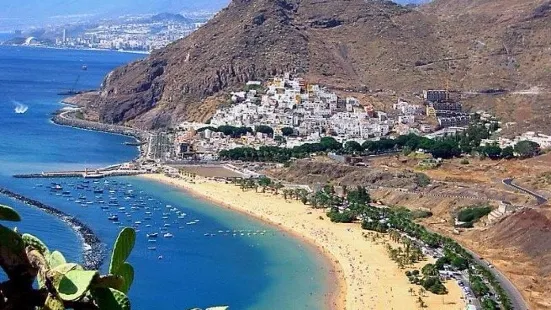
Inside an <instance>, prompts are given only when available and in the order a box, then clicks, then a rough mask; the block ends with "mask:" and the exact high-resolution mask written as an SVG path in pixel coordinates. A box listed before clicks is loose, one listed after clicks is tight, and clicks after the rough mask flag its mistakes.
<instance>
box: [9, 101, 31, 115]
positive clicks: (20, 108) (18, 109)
mask: <svg viewBox="0 0 551 310" xmlns="http://www.w3.org/2000/svg"><path fill="white" fill-rule="evenodd" d="M12 102H13V103H14V104H15V113H16V114H25V112H27V110H29V107H28V106H26V105H24V104H22V103H21V102H19V101H15V100H12Z"/></svg>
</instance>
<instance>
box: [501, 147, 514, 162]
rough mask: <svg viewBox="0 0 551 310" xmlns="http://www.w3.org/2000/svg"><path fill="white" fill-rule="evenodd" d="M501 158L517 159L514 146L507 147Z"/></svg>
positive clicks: (502, 151)
mask: <svg viewBox="0 0 551 310" xmlns="http://www.w3.org/2000/svg"><path fill="white" fill-rule="evenodd" d="M501 157H503V158H505V159H511V158H513V157H515V149H514V148H513V147H512V146H507V147H505V148H504V149H503V150H501Z"/></svg>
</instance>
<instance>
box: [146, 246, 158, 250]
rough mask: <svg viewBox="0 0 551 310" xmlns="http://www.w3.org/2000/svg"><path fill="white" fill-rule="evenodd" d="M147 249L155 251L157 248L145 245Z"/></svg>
mask: <svg viewBox="0 0 551 310" xmlns="http://www.w3.org/2000/svg"><path fill="white" fill-rule="evenodd" d="M147 249H148V250H150V251H155V250H156V249H157V248H156V247H154V246H150V247H147Z"/></svg>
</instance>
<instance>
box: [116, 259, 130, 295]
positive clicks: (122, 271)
mask: <svg viewBox="0 0 551 310" xmlns="http://www.w3.org/2000/svg"><path fill="white" fill-rule="evenodd" d="M116 274H117V275H119V276H121V277H122V278H123V279H124V285H123V286H122V289H121V292H123V293H125V294H126V293H128V291H129V290H130V286H131V285H132V282H134V267H132V265H130V264H129V263H127V262H124V263H123V264H122V265H121V266H120V267H119V268H118V269H117V271H116Z"/></svg>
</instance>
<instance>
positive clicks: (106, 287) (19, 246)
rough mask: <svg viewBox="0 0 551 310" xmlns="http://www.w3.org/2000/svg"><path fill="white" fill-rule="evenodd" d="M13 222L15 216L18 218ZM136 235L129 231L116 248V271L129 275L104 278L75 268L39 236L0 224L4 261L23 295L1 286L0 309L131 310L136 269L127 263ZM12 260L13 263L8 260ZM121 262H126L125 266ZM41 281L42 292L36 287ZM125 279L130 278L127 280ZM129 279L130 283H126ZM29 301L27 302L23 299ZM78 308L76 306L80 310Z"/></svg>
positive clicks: (4, 267) (6, 268) (126, 230)
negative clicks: (75, 304) (119, 289)
mask: <svg viewBox="0 0 551 310" xmlns="http://www.w3.org/2000/svg"><path fill="white" fill-rule="evenodd" d="M10 218H19V216H18V215H17V217H15V216H14V215H13V214H12V215H10ZM134 239H135V232H134V231H133V230H132V229H128V228H126V229H124V230H123V231H122V232H121V234H120V235H119V238H118V239H117V242H116V245H115V250H114V252H115V254H114V255H113V256H114V259H113V261H114V262H115V263H114V264H113V262H112V266H118V268H117V269H118V272H120V273H121V274H122V275H123V276H118V275H107V276H100V274H99V272H98V271H96V270H84V268H83V267H82V266H80V265H78V264H75V263H68V262H67V261H66V259H65V257H64V256H63V254H61V253H60V252H59V251H52V252H50V251H49V249H48V247H47V246H46V245H45V244H44V243H43V242H42V241H41V240H40V239H39V238H37V237H35V236H33V235H30V234H23V235H20V234H18V233H17V232H15V231H13V230H11V229H8V228H6V227H4V226H2V225H0V261H2V268H3V269H4V271H5V272H6V275H7V276H8V278H9V281H10V283H18V284H17V290H13V289H9V290H4V288H5V287H9V285H8V286H6V283H7V282H4V283H0V296H2V299H1V302H0V306H2V307H3V306H6V307H8V308H9V309H29V308H31V309H34V308H38V309H45V310H47V309H49V310H62V309H66V308H73V307H72V306H71V305H72V303H78V304H79V307H78V309H84V308H85V309H96V308H98V307H99V308H100V309H106V310H111V309H124V310H126V309H130V302H129V300H128V297H127V296H126V295H125V293H124V292H121V291H118V290H116V289H114V288H113V287H112V286H114V287H117V288H121V289H123V290H125V292H126V291H128V288H129V287H130V285H131V284H132V280H133V278H134V271H133V269H132V267H131V266H130V265H129V264H128V263H126V262H124V260H126V258H128V255H129V254H130V251H131V250H132V247H133V244H134ZM7 257H9V258H10V259H9V260H6V258H7ZM119 262H122V263H120V265H118V264H119ZM35 277H36V278H37V280H38V288H39V289H36V288H34V287H33V282H34V280H35ZM123 277H124V278H123ZM125 280H127V281H126V282H125ZM22 296H24V297H22ZM76 308H77V307H75V309H76Z"/></svg>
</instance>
